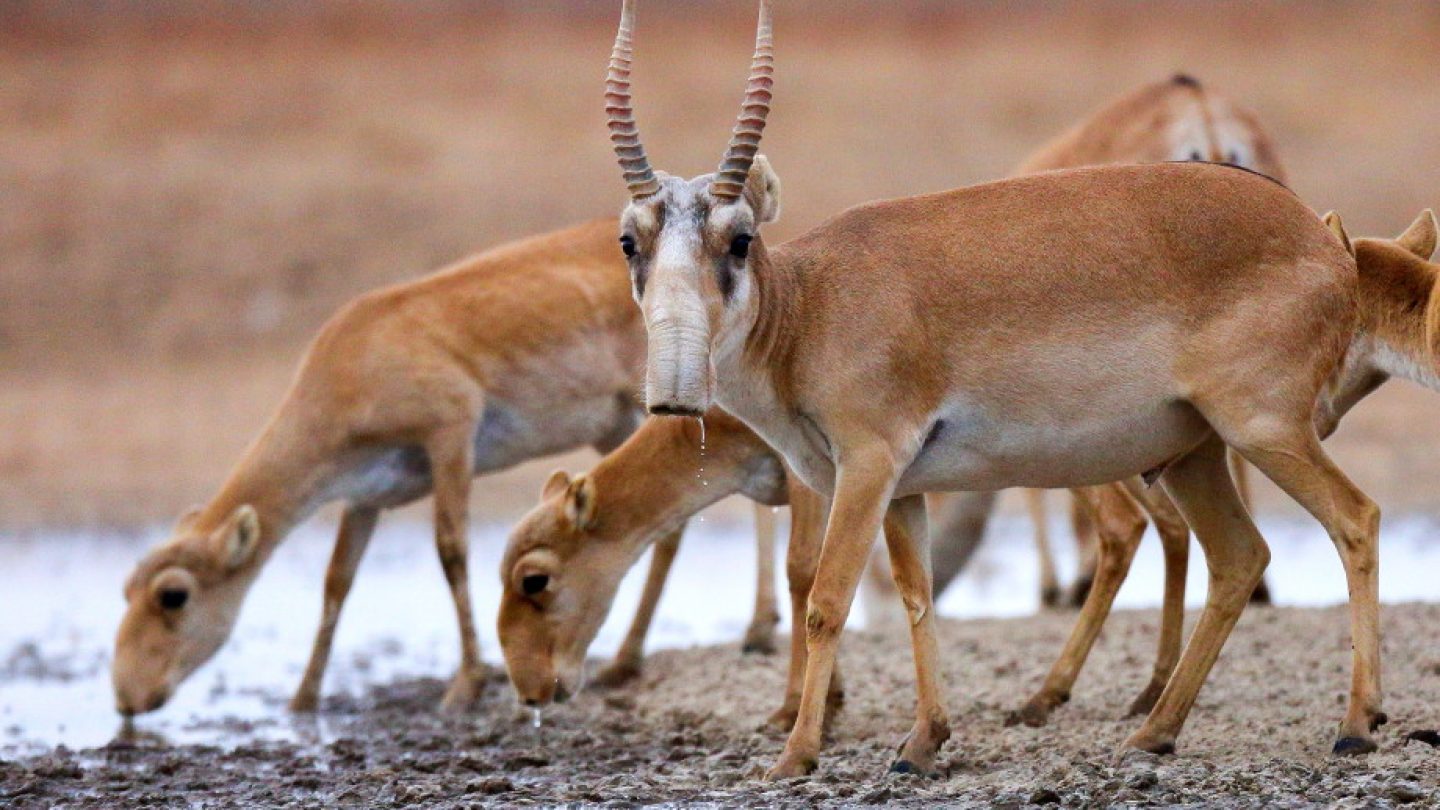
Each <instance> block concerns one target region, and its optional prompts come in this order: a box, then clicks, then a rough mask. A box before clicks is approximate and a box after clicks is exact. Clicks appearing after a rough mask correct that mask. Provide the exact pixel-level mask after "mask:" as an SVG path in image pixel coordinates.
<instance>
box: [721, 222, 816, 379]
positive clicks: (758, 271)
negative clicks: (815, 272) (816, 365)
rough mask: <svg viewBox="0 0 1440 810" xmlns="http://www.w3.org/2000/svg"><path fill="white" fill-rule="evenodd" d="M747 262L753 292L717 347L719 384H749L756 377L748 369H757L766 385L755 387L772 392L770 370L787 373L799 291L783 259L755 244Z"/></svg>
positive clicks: (796, 279) (783, 257) (758, 243)
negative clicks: (732, 382) (770, 388)
mask: <svg viewBox="0 0 1440 810" xmlns="http://www.w3.org/2000/svg"><path fill="white" fill-rule="evenodd" d="M751 257H752V258H751V277H752V278H753V279H754V282H753V283H754V291H753V293H752V294H751V295H750V297H749V300H748V301H747V303H746V308H745V311H744V312H742V313H741V314H740V316H739V317H738V318H736V319H735V321H734V323H733V325H732V326H731V327H730V328H728V329H727V330H726V331H725V332H724V333H722V334H721V336H720V340H718V341H716V357H715V367H716V373H717V379H718V380H735V379H745V380H746V381H747V383H746V384H751V382H750V381H752V377H753V376H754V375H752V374H749V373H747V369H755V370H760V371H761V373H762V374H763V376H764V379H763V380H755V381H754V382H759V383H761V384H763V385H766V386H772V387H773V385H774V379H775V378H774V375H773V374H772V373H770V370H771V369H778V368H783V367H785V365H786V363H787V360H788V357H789V355H790V351H791V348H792V345H793V341H794V334H795V329H794V326H795V324H796V323H798V321H797V319H796V318H795V317H794V313H795V310H796V308H797V306H798V303H799V292H800V288H799V284H798V283H797V282H798V278H797V277H796V274H795V269H794V267H793V266H792V265H791V264H790V263H789V262H788V261H786V254H785V253H783V252H778V253H774V254H772V253H770V252H769V251H768V250H767V249H766V248H765V246H764V245H763V244H760V241H759V240H756V245H754V246H752V247H751Z"/></svg>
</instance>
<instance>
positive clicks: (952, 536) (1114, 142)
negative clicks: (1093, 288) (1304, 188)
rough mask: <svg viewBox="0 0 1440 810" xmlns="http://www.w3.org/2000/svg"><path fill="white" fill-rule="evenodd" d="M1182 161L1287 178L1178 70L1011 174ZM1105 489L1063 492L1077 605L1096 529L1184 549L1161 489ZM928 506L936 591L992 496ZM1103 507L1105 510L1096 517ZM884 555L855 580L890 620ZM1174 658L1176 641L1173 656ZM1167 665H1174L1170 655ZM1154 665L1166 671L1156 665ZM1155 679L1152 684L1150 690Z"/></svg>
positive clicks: (1039, 498) (1044, 548)
mask: <svg viewBox="0 0 1440 810" xmlns="http://www.w3.org/2000/svg"><path fill="white" fill-rule="evenodd" d="M1182 160H1205V161H1210V162H1213V163H1229V164H1232V165H1236V166H1241V167H1243V168H1247V169H1253V170H1255V171H1258V172H1260V173H1261V174H1263V175H1266V176H1268V177H1271V178H1274V179H1275V180H1277V181H1279V182H1281V183H1284V182H1285V179H1286V175H1285V169H1284V166H1282V165H1281V163H1280V160H1279V158H1278V155H1277V150H1276V148H1275V145H1274V142H1273V140H1272V139H1271V138H1270V136H1269V134H1268V133H1266V131H1265V130H1264V128H1262V127H1261V125H1260V121H1259V118H1258V117H1257V116H1256V115H1255V113H1254V112H1252V111H1251V110H1249V109H1246V108H1245V107H1243V106H1241V105H1239V104H1237V103H1235V102H1234V101H1233V100H1231V99H1230V98H1228V97H1227V96H1225V95H1224V94H1222V93H1219V92H1217V91H1215V90H1214V89H1212V88H1210V87H1207V86H1206V85H1204V84H1202V83H1201V82H1200V81H1199V80H1197V79H1195V78H1194V77H1192V76H1188V75H1185V74H1183V73H1181V74H1176V75H1174V76H1172V77H1170V78H1169V79H1166V80H1164V81H1158V82H1152V83H1150V84H1146V85H1144V86H1142V87H1139V88H1137V89H1135V90H1132V91H1130V92H1129V93H1126V94H1125V95H1123V96H1121V97H1120V98H1117V99H1115V100H1114V101H1111V102H1110V103H1108V104H1106V105H1105V106H1104V107H1101V108H1100V109H1099V110H1097V111H1095V112H1094V113H1093V114H1091V115H1090V116H1089V117H1087V118H1086V119H1085V120H1083V121H1081V122H1080V123H1078V124H1076V125H1075V126H1074V127H1071V128H1070V129H1069V130H1067V131H1065V132H1064V133H1062V134H1061V135H1059V136H1057V137H1056V138H1054V139H1052V140H1051V141H1049V142H1048V143H1046V144H1045V145H1043V146H1041V147H1040V148H1039V149H1038V150H1036V151H1035V152H1034V153H1033V154H1031V155H1030V156H1029V157H1027V158H1025V159H1024V160H1023V161H1022V162H1021V163H1020V164H1019V165H1018V166H1017V167H1016V168H1015V170H1014V171H1013V172H1012V174H1011V176H1012V177H1013V176H1018V175H1024V174H1033V173H1036V172H1042V171H1053V170H1056V169H1070V168H1076V167H1079V166H1095V165H1102V164H1107V163H1157V162H1162V161H1182ZM1232 460H1234V459H1233V458H1232ZM1246 469H1247V468H1246V467H1245V466H1244V465H1243V464H1235V465H1233V466H1232V470H1233V471H1234V472H1235V473H1236V485H1237V487H1238V489H1239V490H1240V494H1241V497H1242V498H1244V499H1245V501H1246V502H1247V503H1248V502H1249V484H1248V482H1247V481H1246V479H1245V477H1244V476H1245V471H1246ZM1107 486H1109V487H1111V491H1110V492H1106V493H1101V492H1099V491H1093V492H1079V491H1077V492H1076V493H1074V494H1073V496H1072V498H1071V501H1072V504H1073V507H1072V510H1071V515H1072V521H1071V522H1072V526H1073V527H1074V532H1075V541H1076V543H1077V545H1078V547H1079V550H1080V555H1079V556H1080V560H1081V571H1080V573H1079V575H1078V576H1077V579H1076V582H1075V587H1074V589H1073V590H1072V591H1071V595H1070V601H1071V604H1073V605H1074V606H1075V607H1079V606H1081V605H1082V604H1083V603H1084V601H1085V599H1086V597H1087V596H1088V595H1089V592H1090V588H1091V585H1092V584H1093V582H1094V579H1095V568H1096V565H1097V563H1098V556H1097V554H1096V553H1095V551H1096V538H1095V534H1096V532H1097V530H1103V531H1105V532H1107V534H1108V537H1111V538H1113V537H1114V535H1115V534H1117V533H1118V534H1121V535H1125V536H1126V539H1127V540H1128V537H1129V536H1130V535H1132V534H1133V533H1135V532H1136V531H1137V528H1136V527H1137V526H1138V531H1139V532H1141V533H1143V531H1144V528H1145V525H1146V515H1147V513H1159V514H1155V515H1154V520H1155V522H1156V525H1157V528H1158V529H1159V530H1160V531H1161V533H1162V534H1163V535H1164V536H1165V537H1166V539H1167V542H1170V543H1172V544H1173V543H1177V542H1178V543H1183V544H1185V545H1188V544H1189V542H1190V540H1189V530H1188V528H1187V527H1186V526H1185V525H1184V523H1183V519H1181V518H1180V517H1179V515H1178V513H1177V512H1176V510H1175V508H1174V506H1173V505H1171V504H1169V503H1168V501H1167V500H1166V499H1165V497H1164V495H1163V494H1161V493H1159V492H1151V493H1150V496H1149V498H1148V499H1146V500H1145V501H1142V502H1141V505H1143V507H1144V508H1143V511H1142V509H1141V508H1138V507H1137V505H1136V503H1135V502H1134V501H1133V500H1131V499H1130V498H1127V497H1125V496H1124V495H1122V494H1121V493H1120V492H1119V491H1118V489H1119V488H1123V487H1124V485H1122V484H1119V483H1116V484H1112V485H1107ZM1132 489H1133V487H1132ZM1025 501H1026V506H1027V509H1028V512H1029V514H1030V517H1031V520H1032V522H1033V523H1034V531H1035V544H1036V549H1037V551H1038V556H1039V560H1040V601H1041V604H1042V605H1046V606H1052V607H1053V606H1055V605H1057V604H1059V602H1060V599H1061V588H1060V583H1059V579H1058V577H1057V576H1056V572H1055V563H1054V559H1053V557H1052V555H1051V552H1050V542H1049V537H1048V522H1049V519H1048V517H1047V515H1046V510H1045V501H1044V492H1043V491H1042V490H1033V489H1032V490H1026V491H1025ZM932 503H937V505H938V509H939V510H941V511H937V510H936V509H932V510H931V519H932V520H937V519H938V520H940V521H943V522H944V525H945V526H946V527H947V530H946V531H944V532H938V533H937V532H933V531H932V535H933V538H932V542H931V553H932V556H933V558H934V563H933V566H934V569H933V570H934V577H935V586H934V592H935V593H936V594H941V593H943V592H944V591H945V588H946V587H947V586H948V585H949V584H950V582H951V581H953V580H954V578H955V577H956V576H957V575H958V574H959V573H960V572H961V571H962V570H964V568H965V566H966V564H967V563H968V561H969V559H970V557H971V555H972V554H973V553H974V551H975V549H976V547H977V546H978V544H979V542H980V540H981V539H982V537H983V535H984V531H985V526H986V523H987V521H988V518H989V515H990V511H991V510H992V509H993V507H994V503H995V498H994V497H993V495H990V494H982V493H963V494H961V493H955V494H947V495H943V496H940V498H939V500H938V502H936V501H934V500H932ZM1102 503H1103V507H1104V510H1105V511H1104V514H1101V515H1094V514H1093V513H1094V512H1095V510H1096V508H1097V507H1098V506H1100V505H1101V504H1102ZM1136 536H1137V538H1138V535H1136ZM1112 543H1113V540H1112ZM884 559H885V558H884V555H883V554H881V553H880V550H879V549H876V550H875V553H874V554H873V555H872V558H871V566H870V568H869V569H868V570H867V572H866V576H865V579H864V580H863V583H864V585H863V587H864V589H865V593H864V597H863V599H864V606H865V610H866V614H867V617H868V616H871V615H874V616H875V617H876V618H877V619H878V620H879V621H881V622H884V621H891V622H892V623H896V622H898V621H899V620H900V619H901V617H902V615H903V611H901V610H900V608H899V605H900V600H899V597H898V594H897V593H896V591H895V586H894V584H893V581H892V579H891V577H890V571H889V568H888V567H887V566H886V565H885V561H884ZM1179 576H1180V582H1181V583H1183V582H1184V571H1183V570H1181V571H1179ZM1256 598H1257V599H1258V600H1259V601H1265V602H1268V601H1269V594H1268V589H1267V588H1266V586H1265V583H1264V581H1263V580H1262V581H1261V584H1260V586H1259V587H1258V588H1256ZM1174 609H1180V610H1183V604H1182V603H1177V606H1176V607H1175V608H1174ZM1178 655H1179V641H1178V638H1177V639H1176V644H1175V657H1178ZM1169 664H1170V666H1173V664H1174V661H1173V659H1172V660H1171V661H1170V662H1169ZM1158 670H1164V667H1163V666H1162V667H1160V668H1158ZM1168 675H1169V672H1168V670H1165V671H1157V673H1156V678H1155V680H1154V681H1152V687H1153V688H1152V689H1151V690H1150V691H1151V692H1152V693H1153V694H1154V695H1156V696H1158V694H1159V689H1160V688H1163V687H1164V682H1165V678H1166V677H1168ZM1156 682H1158V684H1159V686H1158V687H1155V686H1154V684H1155V683H1156ZM1149 708H1150V707H1149V705H1145V703H1144V701H1137V702H1136V704H1135V705H1134V706H1132V711H1137V712H1140V713H1143V712H1145V711H1149Z"/></svg>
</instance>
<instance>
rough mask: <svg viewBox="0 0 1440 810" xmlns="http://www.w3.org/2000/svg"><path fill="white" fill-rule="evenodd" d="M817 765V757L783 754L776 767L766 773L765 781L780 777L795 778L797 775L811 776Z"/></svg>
mask: <svg viewBox="0 0 1440 810" xmlns="http://www.w3.org/2000/svg"><path fill="white" fill-rule="evenodd" d="M815 766H816V761H815V757H799V756H791V755H789V754H781V755H780V761H779V762H776V763H775V765H774V767H772V768H771V769H770V770H769V771H768V772H767V773H766V774H765V781H767V782H774V781H777V780H780V779H793V778H795V777H797V776H809V775H810V774H811V773H814V771H815Z"/></svg>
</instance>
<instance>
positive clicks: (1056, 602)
mask: <svg viewBox="0 0 1440 810" xmlns="http://www.w3.org/2000/svg"><path fill="white" fill-rule="evenodd" d="M1040 604H1041V605H1043V606H1045V607H1047V608H1054V607H1060V588H1059V586H1057V585H1051V586H1050V587H1048V588H1045V589H1043V590H1041V591H1040Z"/></svg>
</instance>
